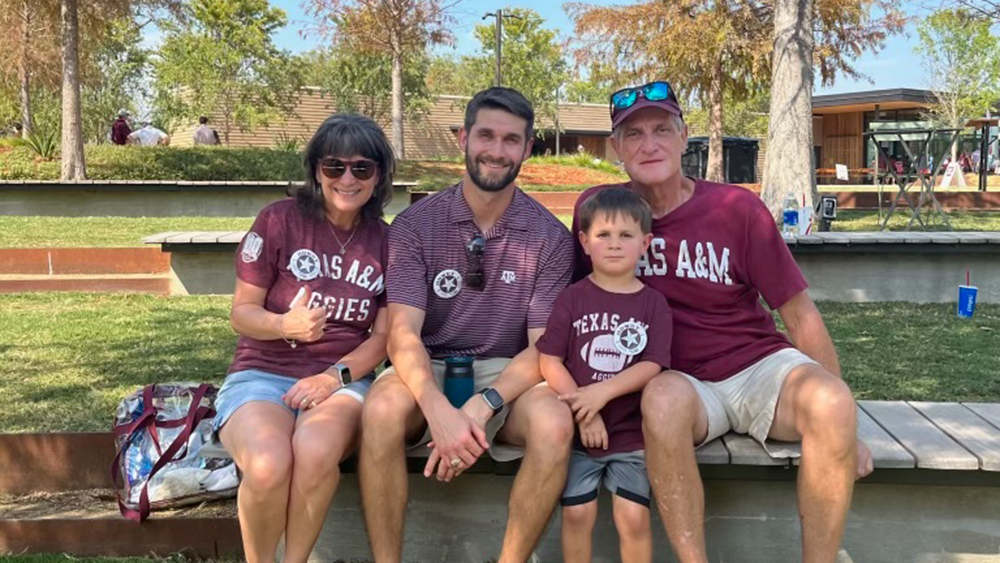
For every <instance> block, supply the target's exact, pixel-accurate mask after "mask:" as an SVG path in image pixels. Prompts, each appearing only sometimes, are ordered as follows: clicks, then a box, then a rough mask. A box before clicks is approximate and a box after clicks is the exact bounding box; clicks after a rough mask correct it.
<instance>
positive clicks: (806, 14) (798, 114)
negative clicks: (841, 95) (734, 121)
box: [761, 0, 818, 218]
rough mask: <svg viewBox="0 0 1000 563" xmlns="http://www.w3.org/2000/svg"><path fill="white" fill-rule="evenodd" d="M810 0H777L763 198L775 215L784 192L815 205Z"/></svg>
mask: <svg viewBox="0 0 1000 563" xmlns="http://www.w3.org/2000/svg"><path fill="white" fill-rule="evenodd" d="M813 10H814V7H813V1H812V0H777V1H776V2H775V6H774V54H773V55H772V56H773V60H772V67H771V116H770V125H769V126H768V135H767V162H766V164H765V166H764V182H763V189H762V192H761V197H762V198H763V200H764V203H766V204H767V207H768V209H770V210H771V214H772V215H774V216H775V218H777V217H778V216H779V215H780V213H781V206H782V203H783V201H784V198H785V195H786V194H788V192H794V193H795V194H796V197H798V198H799V201H800V202H801V201H803V199H804V200H805V203H806V205H809V206H813V207H815V205H814V203H813V202H814V200H816V199H817V198H818V193H817V191H816V167H815V165H814V163H813V137H812V87H813V45H814V38H813Z"/></svg>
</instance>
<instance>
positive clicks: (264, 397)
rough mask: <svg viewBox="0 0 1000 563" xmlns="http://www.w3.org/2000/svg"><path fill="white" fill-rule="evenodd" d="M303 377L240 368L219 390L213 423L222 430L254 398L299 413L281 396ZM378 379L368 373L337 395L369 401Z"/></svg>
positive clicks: (336, 393)
mask: <svg viewBox="0 0 1000 563" xmlns="http://www.w3.org/2000/svg"><path fill="white" fill-rule="evenodd" d="M298 381H299V379H298V378H296V377H288V376H285V375H277V374H274V373H269V372H266V371H262V370H259V369H248V370H243V371H237V372H234V373H231V374H229V375H227V376H226V381H225V382H223V384H222V389H220V390H219V395H218V397H216V399H215V412H216V414H215V421H214V422H213V423H212V426H213V428H214V430H216V431H218V430H219V428H222V425H223V424H225V423H226V421H227V420H229V417H231V416H233V413H234V412H236V409H238V408H240V407H242V406H243V405H245V404H247V403H249V402H251V401H267V402H269V403H274V404H276V405H281V406H282V407H284V408H285V409H287V410H288V412H290V413H292V414H293V415H295V416H298V411H297V410H293V409H291V408H289V407H288V405H286V404H285V403H284V402H283V401H282V400H281V396H282V395H284V394H285V393H287V392H288V390H289V389H291V388H292V385H295V383H296V382H298ZM374 381H375V374H373V373H372V374H368V375H366V376H365V377H362V378H361V379H358V380H357V381H352V382H351V383H348V384H347V385H346V386H345V387H342V388H340V389H338V390H336V391H335V392H334V393H333V394H334V395H347V396H348V397H351V398H353V399H354V400H356V401H358V402H359V403H361V404H364V402H365V395H367V394H368V390H369V389H371V386H372V382H374Z"/></svg>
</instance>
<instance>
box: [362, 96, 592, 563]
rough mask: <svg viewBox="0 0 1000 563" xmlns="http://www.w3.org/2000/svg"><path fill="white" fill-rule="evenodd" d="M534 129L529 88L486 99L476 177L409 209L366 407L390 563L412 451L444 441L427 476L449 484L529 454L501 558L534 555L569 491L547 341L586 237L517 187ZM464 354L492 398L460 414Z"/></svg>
mask: <svg viewBox="0 0 1000 563" xmlns="http://www.w3.org/2000/svg"><path fill="white" fill-rule="evenodd" d="M533 122H534V112H533V111H532V108H531V104H530V103H529V102H528V101H527V100H526V99H525V98H524V96H522V95H521V94H520V93H518V92H517V91H515V90H511V89H509V88H490V89H489V90H484V91H483V92H480V93H479V94H477V95H476V96H475V97H473V98H472V100H471V101H470V102H469V105H468V106H467V108H466V112H465V124H464V126H463V127H462V129H461V130H460V131H459V135H458V140H459V144H460V145H461V146H462V148H463V150H464V151H465V175H464V176H463V178H462V181H461V182H459V183H458V184H456V185H454V186H452V187H450V188H448V189H446V190H443V191H442V192H440V193H437V194H435V195H433V196H431V197H428V198H426V199H424V200H422V201H420V202H418V203H416V204H415V205H413V206H411V207H410V208H408V209H407V210H406V211H404V212H403V213H400V214H399V216H398V217H396V219H395V220H394V221H393V223H392V228H391V230H390V231H389V267H388V271H387V274H386V290H387V292H388V302H389V306H388V307H389V335H390V336H389V356H390V358H391V359H392V363H393V367H391V368H389V369H388V370H386V372H384V373H382V374H381V375H380V377H379V379H378V380H377V382H376V383H375V385H374V386H373V387H372V390H371V394H370V395H369V396H368V399H367V402H366V404H365V409H364V413H363V419H362V427H363V429H364V430H363V432H362V440H361V454H360V468H359V473H360V479H361V491H362V501H363V504H364V511H365V523H366V524H367V527H368V537H369V540H370V542H371V548H372V554H373V555H374V557H375V561H376V563H399V561H400V559H401V555H402V542H403V521H404V513H405V510H406V501H407V496H408V493H407V475H406V464H405V457H404V446H405V445H407V444H408V445H410V446H411V447H418V446H420V445H426V444H428V442H430V441H432V442H433V448H432V449H431V450H430V458H429V460H428V462H427V465H426V468H425V470H424V475H425V476H426V477H431V476H434V475H436V476H437V478H438V479H440V480H443V481H450V480H451V479H452V478H453V477H455V476H456V475H457V474H458V473H461V472H462V471H463V470H464V469H466V468H468V467H469V466H471V465H472V464H473V463H475V461H476V459H478V458H479V457H480V456H481V455H483V454H484V453H485V452H486V451H487V450H489V451H490V453H491V455H492V456H493V457H494V458H496V459H511V458H512V456H516V455H519V453H517V452H512V451H511V448H510V447H509V446H515V447H519V448H523V449H524V460H523V461H522V463H521V469H520V472H519V473H518V475H517V478H516V479H515V480H514V484H513V487H512V488H511V492H510V511H509V514H508V517H507V527H506V533H505V536H504V541H503V548H502V551H501V553H500V557H499V560H498V563H515V562H524V561H526V560H527V559H528V557H529V556H530V555H531V552H532V549H533V548H534V546H535V544H536V543H537V542H538V539H539V538H540V537H541V534H542V532H543V531H544V530H545V526H546V524H547V523H548V521H549V518H550V516H551V515H552V512H553V510H554V509H555V505H556V502H557V500H558V499H559V494H560V493H561V492H562V489H563V484H564V483H565V480H566V466H567V464H568V461H569V454H570V445H571V441H572V437H573V428H574V427H573V419H572V416H571V414H570V411H569V408H568V407H567V406H566V405H565V404H563V403H561V402H560V401H559V400H558V399H557V397H556V394H555V393H554V392H552V391H551V390H550V389H549V388H548V387H546V386H544V385H537V384H538V383H540V382H541V375H540V373H539V370H538V352H537V351H536V349H535V341H536V340H537V339H538V338H539V337H540V336H541V334H542V332H543V331H544V329H545V323H546V321H547V320H548V317H549V313H550V312H551V310H552V304H553V302H554V301H555V298H556V296H557V295H558V293H559V292H560V291H561V290H562V289H563V288H565V287H566V285H567V284H568V282H569V279H570V276H571V274H572V260H573V243H572V241H571V238H570V234H569V232H568V231H567V230H566V228H565V227H564V226H563V225H562V224H561V223H560V222H559V220H558V219H556V218H555V217H554V216H553V215H552V214H551V213H549V212H548V211H547V210H546V209H545V208H543V207H542V206H541V205H539V204H538V203H537V202H535V201H534V200H533V199H531V198H530V197H528V196H527V195H525V194H524V193H523V192H522V191H521V190H520V189H518V188H517V186H516V185H515V180H516V178H517V175H518V172H519V171H520V169H521V164H522V163H523V162H524V160H525V159H526V158H528V156H529V155H530V154H531V144H532V138H533ZM452 356H471V357H475V358H476V360H475V365H474V369H475V388H476V389H477V390H478V391H479V392H478V393H477V394H475V395H473V396H472V398H470V399H468V401H466V402H465V403H464V404H463V405H461V406H460V407H459V408H455V407H454V406H452V405H451V404H450V403H449V401H448V399H447V398H446V397H445V395H444V394H443V393H442V390H441V387H442V384H443V382H444V374H445V360H446V359H447V358H449V357H452ZM494 438H496V440H497V442H500V444H496V445H494V443H493V440H494ZM504 446H507V447H504ZM424 451H427V450H426V447H425V448H424ZM482 556H483V558H488V557H487V554H482Z"/></svg>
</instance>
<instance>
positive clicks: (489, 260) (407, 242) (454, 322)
mask: <svg viewBox="0 0 1000 563" xmlns="http://www.w3.org/2000/svg"><path fill="white" fill-rule="evenodd" d="M477 233H479V228H478V227H477V226H476V223H475V220H474V217H473V215H472V210H471V209H469V205H468V204H467V203H466V201H465V197H464V196H463V195H462V184H461V183H459V184H456V185H455V186H452V187H450V188H448V189H446V190H443V191H441V192H439V193H436V194H434V195H432V196H430V197H426V198H424V199H422V200H420V201H419V202H417V203H415V204H413V205H411V206H410V207H409V208H407V209H406V210H405V211H403V212H402V213H400V214H399V215H398V216H397V217H396V218H395V219H394V220H393V222H392V226H391V227H390V229H389V265H388V268H387V272H386V291H387V295H388V301H389V303H399V304H402V305H409V306H411V307H416V308H418V309H421V310H423V311H425V312H426V316H425V318H424V326H423V332H422V335H421V336H422V338H423V342H424V345H425V346H426V347H427V349H428V351H429V353H430V355H431V357H433V358H443V357H447V356H452V355H467V356H474V357H481V358H510V357H513V356H515V355H516V354H517V353H518V352H520V351H521V350H524V349H525V348H526V347H527V345H528V340H527V329H529V328H544V327H545V323H546V321H548V318H549V313H550V312H551V311H552V304H553V302H555V299H556V296H558V295H559V292H560V291H562V290H563V288H565V287H566V285H567V284H568V283H569V280H570V277H571V275H572V264H573V241H572V238H571V237H570V234H569V231H568V230H567V229H566V227H565V226H564V225H563V224H562V223H560V222H559V220H558V219H556V217H555V216H554V215H552V213H550V212H549V211H548V210H547V209H545V208H544V207H542V206H541V205H540V204H539V203H538V202H536V201H535V200H533V199H531V198H530V197H528V196H527V195H525V194H524V192H522V191H521V190H520V189H519V188H514V197H513V199H512V200H511V202H510V205H509V206H508V207H507V210H506V211H504V214H503V215H502V216H501V217H500V220H499V221H497V223H496V225H494V226H493V227H492V228H491V229H490V230H488V231H487V232H485V233H482V234H483V235H484V236H485V238H486V248H485V253H484V256H483V269H484V272H485V279H486V285H485V287H484V288H483V289H482V290H476V289H472V288H469V287H468V286H467V285H466V284H465V280H466V279H467V277H468V271H469V258H468V256H467V255H466V251H465V246H466V244H467V243H468V242H469V240H471V239H472V238H473V237H474V236H475V235H476V234H477Z"/></svg>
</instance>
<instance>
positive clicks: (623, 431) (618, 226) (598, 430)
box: [537, 188, 673, 563]
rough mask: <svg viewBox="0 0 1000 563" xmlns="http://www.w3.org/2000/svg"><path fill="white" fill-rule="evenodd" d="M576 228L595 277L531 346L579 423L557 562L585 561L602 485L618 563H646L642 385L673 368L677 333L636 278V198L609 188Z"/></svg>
mask: <svg viewBox="0 0 1000 563" xmlns="http://www.w3.org/2000/svg"><path fill="white" fill-rule="evenodd" d="M578 220H579V225H580V233H579V237H580V243H581V245H582V246H583V249H584V251H586V253H587V255H588V256H590V259H591V261H592V262H593V265H594V271H593V273H592V274H590V276H588V277H586V278H584V279H582V280H580V281H579V282H577V283H575V284H573V285H571V286H570V287H568V288H566V289H565V290H564V291H563V292H562V293H560V294H559V297H558V298H556V301H555V305H554V306H553V310H552V315H551V316H550V317H549V322H548V324H547V326H546V327H545V334H544V335H543V336H542V337H541V338H540V339H539V340H538V344H537V346H538V350H539V352H541V360H540V362H541V370H542V375H543V376H544V377H545V380H546V381H547V382H548V384H549V385H550V386H551V387H552V388H553V389H555V391H556V392H557V393H559V396H560V397H559V398H560V399H562V400H564V401H566V402H567V403H569V405H570V407H571V408H572V409H573V412H574V413H575V416H576V421H577V423H578V424H579V438H580V439H579V444H578V447H577V448H574V451H573V454H572V457H571V459H570V465H569V473H568V475H567V479H566V487H565V489H564V490H563V495H562V501H561V503H562V506H563V510H562V547H563V559H564V561H565V562H566V563H578V562H579V563H582V562H586V563H589V562H590V559H591V536H592V532H593V530H594V522H595V520H596V519H597V493H598V489H599V487H600V485H601V482H602V481H603V482H604V487H605V488H606V489H608V490H609V491H610V492H611V493H612V494H613V495H614V496H613V511H614V520H615V526H616V528H617V529H618V537H619V538H620V541H621V544H620V550H621V560H622V562H623V563H649V562H650V561H651V560H652V556H653V555H652V551H653V543H652V534H651V532H650V528H649V497H650V493H649V490H650V488H649V479H648V477H647V476H646V464H645V453H644V451H643V439H642V411H641V410H640V402H641V399H642V389H643V387H645V385H646V383H647V382H649V380H650V379H652V378H653V377H654V376H656V375H657V374H659V373H660V372H661V371H663V369H664V368H667V367H668V366H669V364H670V343H671V332H672V326H673V324H672V316H671V313H670V308H669V307H668V306H667V300H666V298H664V297H663V295H662V294H660V293H659V292H656V291H653V290H652V289H649V288H647V287H646V286H644V285H643V284H642V282H640V281H639V280H637V279H636V277H635V269H636V264H637V263H638V261H639V259H640V257H641V256H643V255H644V254H645V252H646V249H647V248H648V247H649V243H650V240H651V239H652V235H651V234H650V227H651V222H652V217H651V213H650V209H649V206H648V205H647V204H646V202H644V201H643V200H642V199H641V198H640V197H639V196H638V195H636V194H635V193H634V192H632V191H631V190H628V189H625V188H613V189H608V190H604V191H602V192H600V193H598V194H597V195H595V196H594V197H592V198H590V199H589V200H587V202H586V203H584V204H583V206H582V207H581V208H580V211H579V217H578ZM581 445H582V446H583V447H582V448H581V447H579V446H581Z"/></svg>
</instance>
